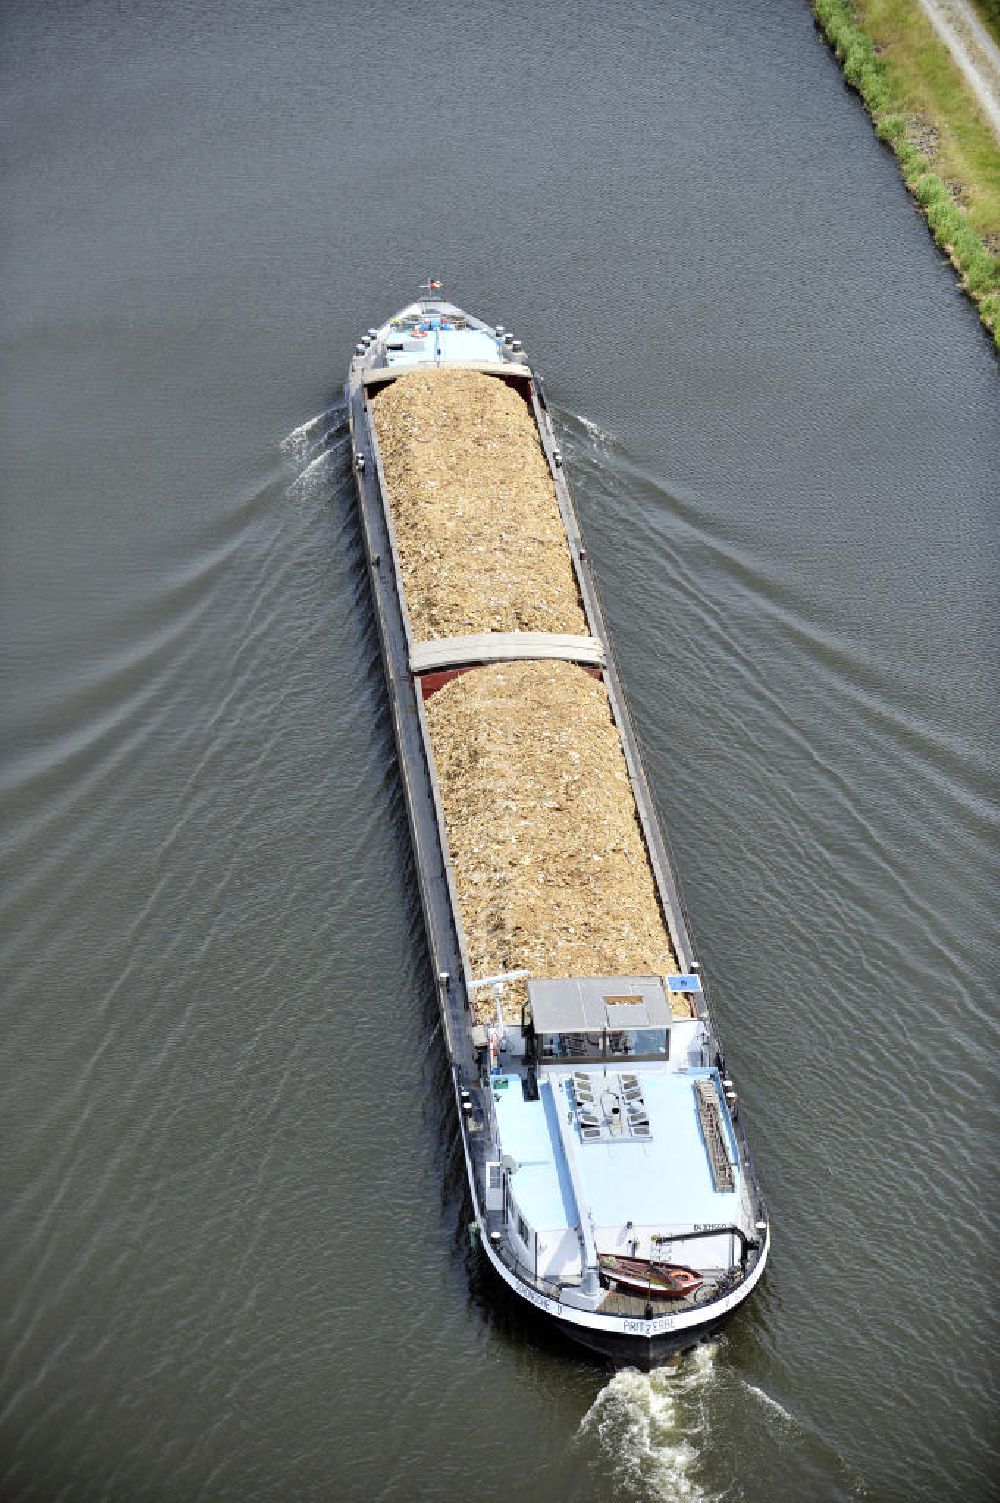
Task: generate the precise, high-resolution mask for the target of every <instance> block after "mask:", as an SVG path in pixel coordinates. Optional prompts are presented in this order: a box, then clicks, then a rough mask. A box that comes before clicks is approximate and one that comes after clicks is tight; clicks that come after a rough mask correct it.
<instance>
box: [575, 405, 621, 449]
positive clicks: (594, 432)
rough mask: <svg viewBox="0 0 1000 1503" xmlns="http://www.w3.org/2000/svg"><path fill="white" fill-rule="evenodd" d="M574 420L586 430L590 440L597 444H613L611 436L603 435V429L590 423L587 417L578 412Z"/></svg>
mask: <svg viewBox="0 0 1000 1503" xmlns="http://www.w3.org/2000/svg"><path fill="white" fill-rule="evenodd" d="M576 419H577V422H578V423H582V424H583V426H584V428H586V430H587V432H588V434H589V435H590V437H591V438H596V439H597V440H598V442H599V443H602V444H613V443H614V441H615V440H614V435H613V434H611V433H605V431H604V429H603V428H599V427H598V425H597V424H596V423H594V422H591V420H590V418H589V417H584V415H583V413H582V412H578V413H577V414H576Z"/></svg>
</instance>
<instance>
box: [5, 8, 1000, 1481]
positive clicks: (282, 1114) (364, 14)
mask: <svg viewBox="0 0 1000 1503" xmlns="http://www.w3.org/2000/svg"><path fill="white" fill-rule="evenodd" d="M3 43H4V46H3V58H4V60H3V64H2V70H3V72H2V85H3V93H2V108H3V117H4V124H5V127H6V128H5V138H6V167H5V192H4V228H3V255H4V294H3V299H2V302H3V311H2V323H0V338H2V357H3V370H4V378H5V382H4V396H3V407H2V416H3V427H2V439H3V468H2V479H3V489H2V497H3V531H2V542H3V560H2V594H0V630H2V641H3V685H2V688H3V703H4V711H5V713H4V745H3V756H2V765H0V797H2V817H3V831H4V840H5V859H4V866H5V880H4V885H3V891H2V900H0V901H2V908H0V917H2V951H0V965H2V973H3V976H4V990H3V1004H2V1009H3V1010H2V1023H3V1033H4V1041H5V1043H4V1063H5V1067H6V1068H5V1084H4V1086H3V1089H2V1098H0V1102H2V1121H0V1132H2V1137H0V1141H2V1144H3V1151H2V1181H3V1183H2V1189H3V1205H4V1217H3V1222H4V1236H3V1242H2V1249H0V1296H2V1298H0V1311H2V1325H0V1331H2V1340H0V1373H2V1379H0V1495H2V1496H3V1498H4V1499H5V1500H7V1499H10V1500H18V1503H20V1500H24V1503H28V1500H37V1503H50V1500H56V1499H58V1500H62V1503H91V1500H99V1499H100V1500H113V1503H118V1500H124V1503H189V1500H193V1499H204V1500H210V1503H250V1500H260V1503H264V1500H267V1503H270V1500H280V1503H283V1500H286V1499H295V1500H298V1499H317V1500H327V1499H329V1500H331V1503H341V1500H344V1503H355V1500H358V1503H367V1500H370V1499H380V1500H396V1499H400V1500H402V1499H407V1500H412V1499H429V1500H436V1499H440V1498H454V1497H464V1496H478V1497H481V1498H485V1499H488V1500H489V1499H494V1498H496V1499H500V1498H502V1499H504V1500H505V1503H515V1500H517V1503H521V1500H524V1503H532V1500H536V1499H544V1500H562V1499H569V1498H572V1499H574V1500H576V1503H597V1500H615V1503H617V1500H641V1503H646V1500H651V1499H662V1500H682V1499H723V1498H724V1499H727V1500H746V1503H770V1500H785V1499H791V1500H798V1499H803V1500H806V1499H808V1500H812V1499H817V1500H834V1499H847V1498H855V1497H860V1498H868V1499H871V1500H904V1499H905V1500H922V1503H923V1500H927V1503H931V1500H933V1503H937V1500H941V1499H956V1500H957V1499H962V1500H978V1499H985V1498H988V1497H991V1496H994V1495H995V1493H996V1487H997V1476H998V1472H997V1454H996V1449H995V1445H996V1430H995V1427H994V1424H993V1419H992V1416H993V1412H994V1411H993V1409H992V1407H991V1405H992V1400H991V1363H990V1352H991V1345H993V1344H994V1343H995V1337H996V1322H995V1316H994V1295H993V1290H994V1287H995V1275H996V1259H995V1253H994V1248H995V1237H996V1231H997V1228H996V1222H995V1216H994V1212H993V1205H992V1199H993V1197H992V1191H991V1180H992V1176H993V1165H994V1159H995V1153H996V1146H997V1137H996V1102H995V1096H994V1094H993V1092H992V1089H991V1084H992V1081H993V1079H994V1070H995V1063H996V1046H997V1021H996V1010H995V1006H994V1003H993V996H994V982H995V978H996V975H997V971H998V956H997V947H996V941H995V933H994V930H993V925H992V919H993V915H992V897H993V894H994V893H995V892H996V890H997V888H998V885H1000V872H998V867H1000V858H998V847H997V818H996V802H995V795H996V791H997V779H996V761H995V751H994V736H995V732H996V708H995V706H996V676H995V665H996V648H997V638H998V635H1000V633H998V610H997V585H998V579H1000V560H998V527H997V514H998V500H1000V421H998V411H1000V371H998V367H997V364H996V361H995V359H994V357H993V355H992V354H991V352H990V348H989V346H988V344H987V342H986V340H985V338H984V337H983V335H982V333H981V332H980V329H979V327H978V324H977V322H976V319H975V317H974V314H973V313H972V311H971V309H970V308H969V307H968V306H967V305H966V304H965V302H964V301H963V300H962V298H961V297H960V295H959V294H958V293H957V292H956V290H955V286H954V281H953V278H952V275H951V273H950V271H949V270H948V268H946V267H945V266H944V265H943V264H942V262H941V260H940V259H939V257H938V256H937V254H936V252H935V251H934V249H933V247H932V245H931V242H930V240H929V238H928V236H927V234H926V231H925V229H924V227H923V226H922V224H921V223H920V221H919V219H918V218H917V216H916V214H915V213H914V211H913V209H912V207H911V205H910V204H909V202H908V200H907V199H906V196H905V194H904V192H903V190H902V189H901V187H900V185H899V182H898V180H897V176H896V172H895V169H894V167H893V165H892V162H891V160H890V159H889V158H888V156H887V155H886V154H885V153H884V151H883V150H882V149H881V148H880V147H879V146H878V145H877V143H876V142H875V141H874V139H873V137H872V134H871V130H870V127H869V125H868V123H867V121H866V120H865V119H864V118H863V116H862V114H861V112H860V110H859V108H858V106H857V104H856V103H855V101H854V100H853V99H852V98H851V97H850V96H849V95H848V94H847V93H846V92H845V91H844V89H843V87H842V85H841V82H840V79H839V75H838V73H837V71H836V68H835V66H834V65H833V63H832V61H831V59H830V58H829V56H828V54H827V53H826V51H825V50H824V48H823V47H822V46H821V45H820V43H819V41H818V39H817V38H816V36H815V34H814V32H813V28H812V25H811V22H810V19H809V16H808V12H807V8H806V5H805V4H804V3H799V0H767V3H764V0H757V3H755V4H753V3H751V4H746V5H743V6H739V7H737V6H735V5H732V4H730V3H728V0H704V3H695V0H663V3H661V4H658V5H652V4H645V5H643V4H639V5H636V6H633V7H632V8H630V9H629V10H628V11H627V12H616V11H615V10H614V9H613V8H609V7H607V6H603V5H597V4H596V3H594V0H581V3H579V4H576V5H569V4H566V3H563V0H555V3H554V4H552V5H550V6H548V7H546V8H544V9H537V8H536V7H534V6H529V5H528V4H527V3H525V0H514V3H513V4H510V5H507V6H506V7H504V8H503V9H502V10H498V9H495V8H493V7H491V6H487V5H486V4H485V3H482V0H470V3H469V4H467V5H463V6H459V5H457V4H452V5H445V6H444V7H439V8H436V9H434V10H432V11H429V10H428V9H427V8H426V7H423V6H417V5H415V4H404V3H394V4H390V3H387V0H375V3H372V4H369V5H367V6H364V7H357V8H348V7H346V6H341V5H337V4H329V3H328V4H325V5H321V4H317V3H315V0H301V3H299V4H294V5H293V4H290V3H286V4H280V3H277V0H256V3H251V0H241V3H234V4H232V5H229V6H226V7H204V6H195V5H193V4H181V3H174V4H171V3H166V4H160V5H153V4H136V3H129V0H122V3H120V4H118V5H112V4H109V3H105V0H94V3H90V4H87V5H82V4H77V5H73V4H67V3H52V4H49V5H46V6H44V7H43V6H38V5H25V4H11V5H9V6H8V7H7V9H6V12H5V17H4V21H3ZM428 273H433V274H436V275H440V276H443V277H444V278H445V281H446V288H447V292H448V294H449V295H450V296H451V297H452V298H454V300H455V301H457V302H460V303H462V304H464V305H465V306H467V307H469V308H472V309H474V310H476V311H478V312H480V313H482V314H484V315H485V316H490V317H493V318H496V319H499V320H501V321H502V322H504V323H506V324H507V325H508V326H513V328H514V329H515V331H516V332H517V333H518V334H519V335H521V337H522V338H523V339H524V340H525V343H526V345H527V348H528V351H529V355H530V356H531V357H532V358H533V359H534V360H535V362H536V363H537V364H538V366H539V367H540V368H541V370H542V371H543V373H544V374H545V376H546V378H547V384H548V391H549V396H550V399H551V400H552V402H553V404H554V405H555V407H556V408H557V415H558V418H559V422H560V425H561V429H562V433H563V438H564V448H565V451H566V455H567V465H568V468H569V473H570V476H571V480H572V482H573V485H574V490H575V494H576V499H577V503H578V507H579V509H580V512H581V514H582V517H583V521H584V525H585V528H586V531H587V534H588V538H589V541H590V545H591V553H592V556H593V558H594V560H595V564H596V568H597V573H598V578H599V581H600V584H601V587H602V593H603V597H604V601H605V605H606V610H607V613H608V616H609V619H610V623H611V626H612V629H613V633H614V639H615V645H616V650H617V655H618V658H619V661H620V664H621V668H622V671H623V675H624V678H625V683H626V688H627V690H628V692H629V696H630V699H631V702H632V707H633V712H634V717H635V720H636V723H637V726H638V729H639V732H640V735H641V737H642V740H643V743H644V747H645V750H646V754H647V760H648V765H649V771H650V774H651V777H652V780H653V783H654V785H655V789H656V793H657V797H658V799H659V802H660V804H661V806H662V810H663V813H664V817H665V820H666V823H667V827H668V829H669V832H670V835H671V838H672V842H673V845H674V847H675V851H676V855H677V862H678V866H679V870H680V875H681V879H682V884H683V889H684V894H685V898H686V901H687V905H688V908H689V910H690V913H691V918H692V925H693V928H694V932H695V935H696V936H697V940H698V945H699V950H700V953H701V956H702V958H703V961H704V963H705V967H706V971H707V973H708V975H709V976H710V978H711V979H712V981H713V983H714V1006H715V1011H716V1014H717V1018H718V1022H719V1024H720V1028H721V1031H722V1035H723V1038H724V1040H725V1042H726V1046H727V1059H728V1062H729V1063H730V1064H731V1066H732V1067H733V1070H734V1073H735V1075H736V1077H737V1082H738V1085H739V1087H740V1092H741V1101H742V1103H743V1106H744V1108H745V1111H746V1116H747V1120H748V1123H749V1126H750V1130H751V1136H752V1141H753V1145H754V1148H755V1152H756V1156H757V1159H758V1162H759V1166H760V1169H761V1172H762V1176H763V1179H764V1183H765V1188H766V1190H767V1193H768V1196H769V1201H770V1207H771V1213H772V1217H773V1223H774V1239H775V1240H774V1252H773V1256H772V1260H771V1263H770V1266H769V1271H768V1274H767V1277H766V1280H765V1283H764V1285H763V1287H762V1288H761V1290H760V1291H759V1293H758V1294H757V1296H756V1297H755V1298H754V1299H753V1301H752V1303H751V1304H750V1305H749V1307H748V1308H746V1309H745V1310H744V1311H743V1312H742V1313H741V1314H740V1315H739V1317H738V1318H737V1319H736V1320H735V1321H734V1322H733V1323H732V1325H731V1326H730V1327H729V1328H728V1330H727V1332H726V1334H725V1335H724V1336H723V1337H722V1338H721V1339H720V1340H719V1341H718V1342H717V1343H716V1344H715V1345H714V1346H712V1347H709V1348H703V1349H702V1350H701V1351H700V1352H699V1353H698V1354H697V1355H696V1356H694V1357H689V1358H687V1359H685V1360H684V1361H683V1362H682V1363H681V1365H680V1366H679V1368H677V1369H676V1370H667V1371H665V1372H662V1373H659V1374H656V1375H654V1376H653V1377H652V1378H648V1377H643V1376H640V1375H638V1374H636V1373H624V1374H620V1375H618V1376H615V1377H612V1376H611V1374H610V1373H608V1372H604V1371H602V1370H600V1369H599V1368H597V1367H595V1366H593V1365H591V1364H590V1363H588V1362H587V1361H585V1360H582V1359H581V1358H579V1357H577V1356H576V1355H575V1354H574V1353H573V1352H572V1351H569V1350H566V1349H564V1348H562V1347H561V1346H558V1345H556V1344H554V1342H553V1341H551V1340H548V1339H545V1338H544V1337H543V1336H542V1335H541V1334H540V1333H539V1331H538V1329H537V1327H536V1326H535V1325H534V1324H533V1323H532V1321H531V1319H530V1318H529V1316H528V1315H527V1314H526V1313H523V1312H522V1311H521V1310H520V1309H519V1308H516V1307H514V1306H513V1305H512V1304H511V1303H510V1302H509V1301H508V1300H507V1299H506V1298H505V1296H504V1295H503V1293H502V1291H501V1290H500V1289H499V1288H498V1287H497V1286H496V1285H495V1284H494V1282H493V1281H492V1279H490V1278H488V1277H487V1275H486V1273H485V1272H484V1271H483V1269H482V1267H481V1266H480V1264H479V1262H478V1261H477V1259H476V1257H475V1255H474V1254H473V1253H472V1252H471V1250H470V1248H469V1246H468V1240H467V1236H466V1221H467V1219H468V1208H467V1205H466V1202H465V1198H464V1188H463V1171H462V1165H461V1162H460V1154H459V1151H458V1145H457V1141H456V1137H455V1131H454V1125H453V1122H452V1119H451V1115H450V1109H449V1107H448V1106H447V1104H446V1101H445V1095H444V1090H443V1084H444V1079H443V1071H442V1060H441V1054H440V1050H439V1047H438V1042H437V1038H436V1029H435V1018H434V1012H433V1002H432V995H431V987H430V986H429V984H428V982H429V978H428V967H427V960H426V956H425V952H424V947H423V938H422V928H421V920H420V915H419V909H418V906H417V901H416V896H415V889H414V881H413V873H412V869H411V866H410V857H409V852H408V845H407V839H406V831H405V824H404V819H403V812H402V806H401V795H400V789H399V786H398V782H397V776H396V769H395V764H394V758H393V749H392V743H391V737H390V733H389V728H388V724H387V718H386V712H385V706H384V697H383V688H382V682H381V674H380V667H379V662H378V657H377V649H376V643H375V639H374V632H373V627H372V622H371V618H370V610H369V601H368V596H367V591H366V586H365V584H364V582H363V579H362V577H361V572H360V563H361V559H360V549H359V541H358V535H357V528H356V521H355V516H354V511H353V498H352V491H351V485H350V475H349V469H348V462H347V454H346V449H345V429H344V421H343V415H342V412H341V410H340V409H339V407H338V405H337V393H338V389H339V386H340V382H341V380H342V378H343V374H344V371H345V367H346V364H347V360H348V356H349V352H350V349H351V347H352V345H353V342H354V340H355V338H356V337H357V333H358V332H359V331H360V330H361V329H362V328H364V327H365V326H366V325H367V324H368V323H370V322H371V321H372V320H373V319H378V318H381V317H382V316H384V315H385V314H386V313H387V312H388V311H390V310H391V309H393V308H395V307H396V306H398V305H399V304H401V303H403V302H405V301H408V300H409V298H410V297H411V296H412V295H413V292H414V289H415V286H416V283H417V282H419V281H420V280H421V279H422V278H423V277H424V276H426V275H427V274H428ZM317 414H319V415H320V416H319V417H318V418H317V419H316V421H313V419H314V417H316V415H317Z"/></svg>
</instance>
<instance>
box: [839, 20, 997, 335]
mask: <svg viewBox="0 0 1000 1503" xmlns="http://www.w3.org/2000/svg"><path fill="white" fill-rule="evenodd" d="M813 14H814V16H815V18H816V24H817V25H818V26H819V28H820V30H821V31H822V32H823V34H824V36H825V37H826V39H827V41H828V42H829V43H830V46H831V47H832V48H833V50H834V52H835V54H836V56H837V58H838V59H839V61H840V63H841V65H842V67H843V69H844V77H845V78H846V79H847V82H848V83H849V84H850V85H851V87H852V88H854V89H856V90H857V92H858V93H859V94H860V96H861V98H862V100H863V101H864V103H865V107H866V108H867V110H868V113H869V114H870V115H871V117H872V121H873V122H874V125H875V130H876V133H877V134H878V136H879V139H880V140H882V141H884V142H885V143H886V144H887V145H888V146H891V148H892V150H893V151H894V152H895V153H896V157H897V159H898V161H899V167H900V171H901V172H902V174H903V177H904V179H905V181H906V184H907V187H908V188H909V189H910V192H911V193H912V194H913V196H914V198H915V199H916V201H917V203H918V205H919V206H920V209H921V211H922V213H923V214H924V216H925V218H926V220H927V223H928V225H929V227H930V230H931V233H932V234H933V236H934V239H935V240H936V241H937V243H938V245H939V246H940V247H941V249H942V250H943V251H944V252H945V254H946V255H947V256H948V257H949V259H950V260H951V263H952V265H953V266H954V267H955V269H956V271H957V272H958V274H959V279H960V281H961V284H962V287H963V288H964V289H965V291H966V292H967V293H968V295H969V296H970V297H971V298H972V300H973V301H974V302H975V303H976V305H977V307H978V309H979V316H980V317H981V319H982V321H983V323H984V324H985V325H986V327H987V328H988V329H989V330H990V332H991V334H992V335H993V339H994V342H995V344H996V346H997V349H998V350H1000V254H998V252H1000V148H998V147H997V144H996V141H995V139H994V137H993V135H992V134H991V132H990V130H989V127H988V126H987V125H986V124H985V123H984V122H983V120H982V119H981V117H980V114H979V110H978V107H977V105H976V101H975V99H974V97H973V95H972V94H971V93H970V92H969V91H968V89H967V88H966V86H965V83H964V81H963V79H962V75H961V73H960V72H959V70H958V68H957V67H956V65H955V63H954V62H953V61H952V58H951V55H950V53H949V52H948V50H947V48H946V47H945V46H944V44H943V43H942V42H941V41H940V40H939V39H938V37H937V34H936V33H935V31H934V29H933V27H932V26H931V24H930V22H929V21H928V20H927V18H926V16H925V15H924V12H923V11H922V10H921V9H920V7H919V6H918V5H915V4H914V3H913V0H853V3H850V4H848V3H847V0H813Z"/></svg>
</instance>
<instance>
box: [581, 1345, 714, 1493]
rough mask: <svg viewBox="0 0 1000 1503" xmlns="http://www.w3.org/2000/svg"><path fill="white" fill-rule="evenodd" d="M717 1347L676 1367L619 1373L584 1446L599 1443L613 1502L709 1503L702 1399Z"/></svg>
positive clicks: (590, 1419) (594, 1413)
mask: <svg viewBox="0 0 1000 1503" xmlns="http://www.w3.org/2000/svg"><path fill="white" fill-rule="evenodd" d="M716 1350H717V1348H716V1346H715V1345H714V1344H706V1345H703V1346H699V1347H697V1348H696V1349H695V1351H693V1352H692V1353H691V1354H690V1355H688V1356H685V1357H683V1358H681V1359H679V1360H678V1361H677V1362H676V1363H674V1364H673V1365H671V1366H669V1367H659V1368H655V1369H654V1370H653V1371H652V1372H649V1373H642V1372H639V1371H637V1369H636V1368H632V1367H627V1368H624V1369H623V1370H622V1371H621V1372H617V1373H615V1375H614V1377H613V1378H612V1379H611V1381H610V1382H609V1383H608V1384H606V1385H605V1387H604V1388H602V1389H601V1391H600V1393H599V1394H598V1395H597V1398H596V1399H595V1400H594V1402H593V1404H591V1406H590V1408H589V1409H588V1411H587V1413H586V1414H585V1415H584V1417H583V1419H582V1421H581V1423H580V1428H579V1431H578V1434H577V1439H578V1441H585V1440H591V1441H596V1443H597V1445H598V1447H599V1450H600V1452H601V1455H602V1459H603V1461H604V1462H605V1464H606V1466H607V1467H608V1471H609V1474H610V1478H611V1481H612V1485H613V1487H614V1496H615V1497H621V1498H623V1499H624V1498H628V1499H629V1500H636V1499H647V1498H648V1499H650V1500H653V1499H663V1500H669V1503H708V1500H709V1499H710V1498H711V1496H712V1495H711V1494H709V1493H707V1492H705V1491H704V1490H703V1488H702V1487H701V1486H700V1484H699V1482H698V1480H697V1476H696V1473H697V1470H698V1465H699V1461H700V1460H701V1456H702V1444H703V1440H704V1438H705V1436H706V1434H707V1426H706V1421H705V1415H704V1405H703V1399H704V1396H705V1393H706V1391H707V1389H708V1388H709V1386H710V1384H711V1382H712V1379H713V1375H714V1372H715V1354H716Z"/></svg>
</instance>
